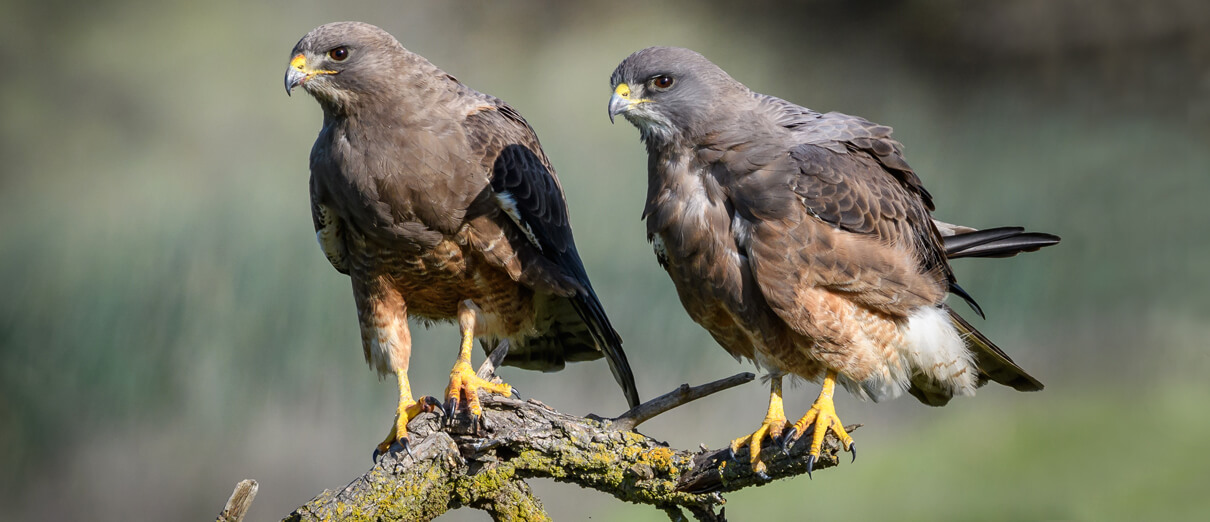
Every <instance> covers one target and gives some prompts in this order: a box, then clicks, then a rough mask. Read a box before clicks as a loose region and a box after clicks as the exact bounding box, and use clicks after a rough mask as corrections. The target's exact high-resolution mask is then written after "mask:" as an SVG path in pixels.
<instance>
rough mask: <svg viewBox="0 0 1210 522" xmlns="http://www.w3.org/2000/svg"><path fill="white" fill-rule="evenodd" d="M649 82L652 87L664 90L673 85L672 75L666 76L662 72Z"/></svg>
mask: <svg viewBox="0 0 1210 522" xmlns="http://www.w3.org/2000/svg"><path fill="white" fill-rule="evenodd" d="M649 83H650V84H651V86H652V87H655V88H656V89H660V90H664V89H667V88H669V87H672V83H673V80H672V77H671V76H665V75H663V74H661V75H659V76H656V77H654V78H652V79H651V81H650V82H649Z"/></svg>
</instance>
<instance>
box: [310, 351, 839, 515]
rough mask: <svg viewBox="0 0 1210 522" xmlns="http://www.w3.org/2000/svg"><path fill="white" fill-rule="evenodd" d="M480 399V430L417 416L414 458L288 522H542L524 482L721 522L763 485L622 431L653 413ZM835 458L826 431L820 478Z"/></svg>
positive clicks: (785, 470)
mask: <svg viewBox="0 0 1210 522" xmlns="http://www.w3.org/2000/svg"><path fill="white" fill-rule="evenodd" d="M747 380H751V376H750V374H748V375H746V376H745V375H742V374H741V375H737V376H734V377H731V378H728V379H722V380H720V381H716V382H715V383H711V384H710V385H706V386H703V387H697V388H690V387H688V386H687V385H685V386H682V387H681V388H680V389H678V390H674V391H673V392H672V393H670V394H667V395H665V396H661V397H659V398H656V399H653V400H652V401H648V402H647V403H644V404H642V405H639V406H638V407H636V408H635V409H634V410H632V412H640V413H642V412H652V411H654V412H657V413H658V412H662V411H667V410H668V409H670V408H672V407H675V406H676V405H679V404H684V403H685V402H688V401H689V400H692V399H694V398H698V397H701V396H704V395H707V394H709V393H713V392H716V391H719V390H722V389H726V388H728V387H730V386H734V385H735V384H737V383H739V382H747ZM707 386H712V387H711V388H707ZM481 400H482V405H483V410H484V422H483V424H484V426H480V425H479V424H478V423H476V422H475V421H473V420H472V419H470V418H469V417H467V416H466V415H459V416H456V417H454V418H451V419H443V418H442V417H440V416H439V415H438V414H436V413H426V414H422V415H421V416H419V417H417V418H416V419H414V420H413V421H412V422H411V423H410V424H409V426H408V428H409V433H410V435H411V443H412V446H411V454H410V455H409V454H408V453H407V452H403V451H393V452H389V453H387V454H386V455H384V456H382V457H380V458H379V460H378V462H377V463H375V465H374V467H373V468H371V469H370V470H369V471H367V472H366V473H365V474H364V475H362V476H361V477H358V478H357V479H355V480H353V482H351V483H349V484H348V485H347V486H345V487H344V488H343V489H341V490H339V491H332V490H328V491H324V492H323V493H321V494H320V495H319V496H317V497H315V498H314V499H313V500H311V501H310V502H308V503H307V504H305V505H303V506H301V507H299V508H298V509H297V510H295V511H294V513H291V514H290V516H289V517H287V518H286V520H291V521H303V520H431V519H432V518H434V517H436V516H438V515H440V514H442V513H444V512H446V511H447V510H450V509H457V508H460V507H471V508H476V509H483V510H485V511H487V512H488V513H489V514H491V516H492V517H493V519H494V520H501V521H512V520H549V516H548V515H547V514H546V513H545V511H543V508H542V504H541V502H540V501H539V500H538V499H537V498H535V497H534V496H533V494H532V493H531V491H530V489H529V486H528V485H527V484H526V483H525V482H524V481H525V480H526V479H528V478H532V477H546V478H553V479H555V480H558V481H561V482H569V483H573V484H578V485H580V486H582V487H585V488H592V489H595V490H598V491H602V492H605V493H609V494H610V495H613V496H614V497H616V498H618V499H619V500H623V501H627V502H635V503H640V504H647V505H651V506H653V507H655V508H657V509H661V510H663V511H664V512H665V513H667V514H668V516H669V518H670V519H672V520H686V518H685V514H684V511H683V510H687V511H688V512H689V513H690V514H691V515H692V516H693V518H695V519H697V520H703V521H722V520H725V517H724V515H723V513H722V511H721V510H719V509H718V508H719V507H720V506H721V504H722V503H723V498H722V496H721V494H722V493H726V492H729V491H735V490H738V489H742V488H745V487H750V486H760V485H763V484H766V483H768V482H769V480H765V479H762V478H760V477H758V476H756V475H755V474H753V473H752V469H751V466H749V465H748V452H747V449H741V450H740V451H739V452H738V453H737V454H736V455H735V456H734V458H732V456H731V455H730V454H729V451H728V450H726V449H723V450H716V451H707V450H704V449H703V450H702V451H700V452H695V451H688V450H678V449H674V448H670V447H668V445H667V444H665V443H663V442H660V441H658V440H655V439H652V438H650V437H647V436H645V435H643V434H641V433H638V432H636V431H633V430H631V429H617V428H618V427H619V426H625V424H628V423H632V422H634V423H636V424H637V422H642V420H645V419H647V418H650V417H651V416H652V415H654V413H652V414H651V415H648V414H646V413H642V415H640V414H639V413H628V414H624V415H622V416H621V417H619V418H618V420H616V421H611V420H609V419H601V418H584V417H575V416H571V415H566V414H563V413H559V412H557V411H555V410H553V409H551V408H549V407H547V406H546V405H544V404H542V403H541V402H538V401H536V400H529V401H519V400H515V399H511V398H508V397H499V396H487V395H483V396H481ZM653 403H657V404H653ZM667 404H671V406H667ZM634 419H637V421H636V420H634ZM855 428H856V427H855V426H853V427H849V428H848V429H850V430H852V429H855ZM804 440H806V439H804ZM807 446H808V444H806V443H798V444H795V445H793V446H792V447H791V448H790V449H789V451H788V452H787V453H783V452H782V451H781V449H780V447H779V446H778V445H776V444H769V445H768V449H767V451H765V452H764V453H763V454H762V458H763V459H764V462H765V463H766V464H767V465H768V471H767V473H768V475H769V477H771V478H772V479H778V478H786V477H792V476H795V475H799V474H802V473H805V472H806V453H807ZM839 451H840V445H839V443H838V442H837V441H836V439H835V438H834V437H832V436H831V434H830V433H829V435H828V437H827V439H825V443H824V450H823V454H822V455H821V456H820V458H819V459H818V460H817V461H816V463H815V470H816V471H818V470H820V469H825V468H829V467H832V466H835V465H836V463H837V453H838V452H839Z"/></svg>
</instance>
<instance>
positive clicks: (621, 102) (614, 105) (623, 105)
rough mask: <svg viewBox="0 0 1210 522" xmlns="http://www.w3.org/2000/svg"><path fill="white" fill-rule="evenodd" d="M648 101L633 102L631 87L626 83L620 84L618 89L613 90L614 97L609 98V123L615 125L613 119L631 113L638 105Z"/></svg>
mask: <svg viewBox="0 0 1210 522" xmlns="http://www.w3.org/2000/svg"><path fill="white" fill-rule="evenodd" d="M643 101H646V100H638V101H636V100H631V99H630V86H629V85H627V84H625V83H619V84H618V87H617V88H616V89H614V90H613V96H610V97H609V123H613V117H614V116H617V115H619V114H622V113H624V112H626V111H629V110H630V109H631V108H633V107H634V106H635V104H637V103H641V102H643Z"/></svg>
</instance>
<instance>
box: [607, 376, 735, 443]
mask: <svg viewBox="0 0 1210 522" xmlns="http://www.w3.org/2000/svg"><path fill="white" fill-rule="evenodd" d="M755 378H756V376H755V375H753V374H751V373H748V372H744V373H738V374H735V375H732V376H730V377H727V378H726V379H719V380H717V381H714V382H710V383H706V384H703V385H701V386H694V387H692V388H690V387H689V385H688V384H682V385H681V387H680V388H677V389H675V390H672V391H670V392H668V393H665V394H663V395H660V396H659V397H656V398H654V399H651V400H649V401H647V402H644V403H643V404H640V405H638V406H635V407H634V408H632V409H631V410H630V411H628V412H626V413H623V414H622V415H620V416H618V418H616V419H614V420H613V423H611V424H610V427H611V428H613V429H615V430H633V429H634V428H636V427H637V426H638V425H639V424H642V423H643V422H645V421H647V420H648V419H650V418H652V417H655V416H656V415H659V414H661V413H664V412H666V411H668V410H671V409H673V408H675V407H677V406H680V405H682V404H685V403H687V402H691V401H695V400H697V399H700V398H702V397H705V396H707V395H710V394H712V393H718V392H721V391H723V390H726V389H727V388H734V387H736V386H739V385H741V384H744V383H746V382H748V381H751V380H752V379H755Z"/></svg>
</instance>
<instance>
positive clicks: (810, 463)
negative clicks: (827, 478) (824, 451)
mask: <svg viewBox="0 0 1210 522" xmlns="http://www.w3.org/2000/svg"><path fill="white" fill-rule="evenodd" d="M814 469H815V455H811V456H808V457H807V478H810V479H814V478H815V477H812V476H811V471H812V470H814Z"/></svg>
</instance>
